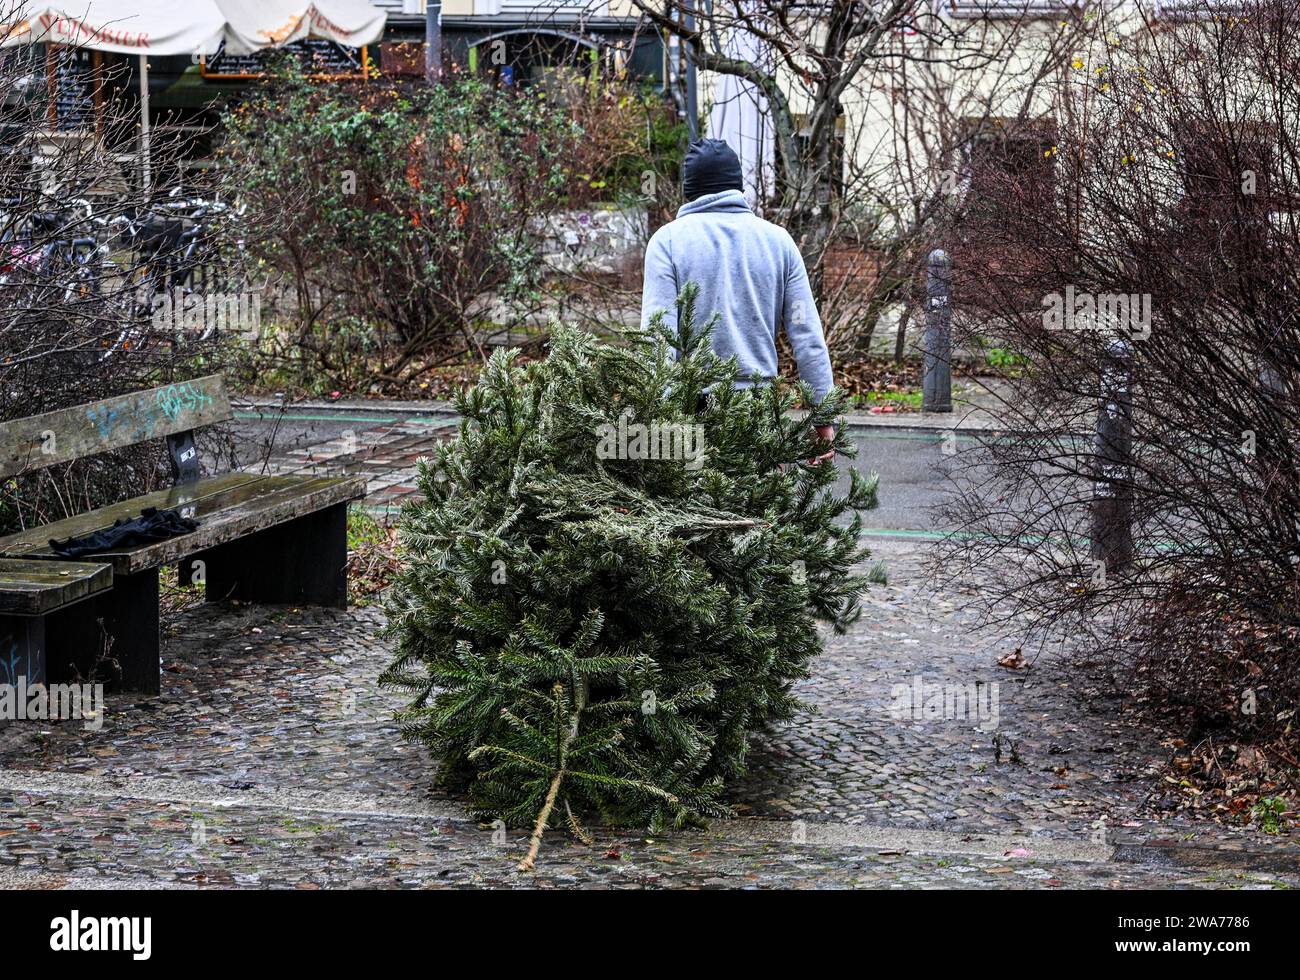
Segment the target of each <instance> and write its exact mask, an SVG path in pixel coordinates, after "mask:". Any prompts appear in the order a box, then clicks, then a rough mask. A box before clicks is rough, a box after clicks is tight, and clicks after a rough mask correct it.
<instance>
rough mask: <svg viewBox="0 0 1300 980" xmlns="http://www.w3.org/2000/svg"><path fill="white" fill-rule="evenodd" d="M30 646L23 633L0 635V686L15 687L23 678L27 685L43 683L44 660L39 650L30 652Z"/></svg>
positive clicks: (30, 643) (29, 641)
mask: <svg viewBox="0 0 1300 980" xmlns="http://www.w3.org/2000/svg"><path fill="white" fill-rule="evenodd" d="M32 646H33V644H32V642H31V640H30V639H29V638H28V637H27V636H26V635H25V634H24V633H18V634H17V635H14V634H13V633H9V634H4V633H0V685H3V686H6V687H16V686H17V685H18V681H19V678H24V677H25V678H26V679H27V683H28V684H36V683H44V681H45V669H44V658H43V657H42V656H41V651H40V649H39V648H38V649H36V650H32ZM33 653H35V654H36V656H35V657H33V656H32V654H33Z"/></svg>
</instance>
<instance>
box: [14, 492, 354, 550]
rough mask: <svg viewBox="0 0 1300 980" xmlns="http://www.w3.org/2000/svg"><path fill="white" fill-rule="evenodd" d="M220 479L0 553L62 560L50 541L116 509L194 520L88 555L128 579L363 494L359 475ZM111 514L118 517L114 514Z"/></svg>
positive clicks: (56, 528)
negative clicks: (190, 527) (174, 510)
mask: <svg viewBox="0 0 1300 980" xmlns="http://www.w3.org/2000/svg"><path fill="white" fill-rule="evenodd" d="M234 475H235V474H229V476H234ZM244 475H245V476H251V475H250V474H244ZM222 479H223V478H222V477H217V478H214V479H212V480H200V481H199V482H198V483H197V484H192V485H190V487H189V489H190V490H191V491H197V493H192V495H191V496H190V497H189V499H187V500H180V499H176V498H177V496H178V494H179V493H181V492H182V491H184V490H186V489H187V488H186V487H177V488H176V489H175V490H171V491H165V492H160V493H155V494H148V495H146V496H143V497H136V498H135V499H134V500H128V501H124V502H123V503H122V504H117V505H115V506H114V507H110V508H104V509H103V510H100V511H91V512H90V513H88V514H83V515H80V516H79V517H75V518H70V519H69V520H68V521H60V522H59V523H57V524H48V525H46V526H44V527H41V528H36V529H34V531H35V532H40V537H39V539H38V538H37V537H36V536H35V533H34V532H26V533H25V534H24V535H22V538H23V540H22V541H21V542H15V539H14V538H6V539H4V540H0V552H3V553H8V554H21V555H23V556H24V557H27V558H34V559H43V560H53V561H60V562H62V561H66V560H67V559H61V558H60V557H59V556H58V555H56V554H54V553H53V552H52V551H51V550H50V548H49V539H50V538H56V539H62V538H65V537H69V536H70V535H71V534H76V535H81V534H85V533H87V530H99V529H101V528H104V527H108V526H111V525H112V523H113V521H114V520H115V519H116V517H113V516H110V515H109V512H117V511H119V510H120V509H122V508H128V510H129V511H130V513H131V514H138V513H139V512H140V510H141V509H143V508H144V507H178V506H179V507H180V508H181V512H182V513H183V514H185V515H186V516H193V517H196V518H197V519H198V520H199V522H200V526H199V528H198V530H197V531H194V532H193V533H191V534H185V535H181V536H180V537H176V538H169V539H167V540H165V541H158V542H154V543H152V544H148V545H141V546H139V547H136V548H131V549H127V550H123V551H116V552H104V553H100V554H96V555H94V556H91V557H92V558H93V560H95V561H103V562H106V563H108V564H110V565H112V566H113V571H114V573H115V574H118V575H134V574H135V573H137V572H141V571H144V570H145V569H149V568H157V567H158V566H160V565H166V564H170V563H172V562H175V561H178V560H179V559H182V558H185V557H188V556H189V555H192V554H194V553H195V552H198V551H202V550H204V549H207V548H212V547H215V546H216V545H219V544H225V543H226V542H227V541H233V540H234V539H235V538H239V537H242V536H244V535H246V534H251V533H253V532H255V531H261V530H265V529H266V528H269V527H274V526H275V525H277V524H282V523H284V522H285V521H290V520H293V519H294V518H295V517H303V516H305V515H307V514H312V513H315V512H317V511H320V510H324V509H325V508H327V507H331V506H334V505H336V504H341V503H346V502H347V501H349V500H355V499H357V498H359V497H362V496H364V494H365V490H366V482H365V479H364V478H363V477H303V476H265V477H258V476H252V477H251V479H250V480H248V481H246V482H241V483H237V484H234V485H228V486H225V487H223V488H221V489H215V488H214V485H215V484H216V483H217V482H218V481H220V480H222ZM117 516H118V517H120V516H124V515H122V514H120V513H117ZM87 519H94V523H95V524H96V526H94V527H89V528H87V529H86V530H81V529H80V527H84V526H85V522H86V520H87ZM74 523H75V524H77V525H78V526H79V529H78V530H76V531H72V532H69V531H68V530H67V528H66V527H65V525H71V524H74Z"/></svg>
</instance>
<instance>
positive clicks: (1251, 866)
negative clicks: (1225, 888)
mask: <svg viewBox="0 0 1300 980" xmlns="http://www.w3.org/2000/svg"><path fill="white" fill-rule="evenodd" d="M1114 847H1115V852H1114V854H1113V855H1112V857H1111V860H1112V861H1115V862H1116V863H1118V864H1140V865H1146V866H1148V867H1161V868H1189V869H1195V868H1203V869H1206V870H1209V869H1215V868H1238V869H1240V870H1242V871H1274V872H1284V873H1290V874H1300V848H1295V847H1286V848H1279V849H1278V850H1277V851H1276V852H1275V851H1261V850H1259V849H1257V848H1251V849H1238V848H1226V847H1207V846H1205V845H1203V844H1156V843H1150V842H1144V841H1121V842H1119V843H1117V844H1115V845H1114Z"/></svg>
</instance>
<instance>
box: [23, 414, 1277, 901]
mask: <svg viewBox="0 0 1300 980" xmlns="http://www.w3.org/2000/svg"><path fill="white" fill-rule="evenodd" d="M448 434H450V430H449V429H448V428H447V427H446V420H441V419H431V418H406V419H404V420H400V419H399V420H388V421H386V422H384V423H383V424H381V425H367V426H366V427H365V428H364V431H362V432H360V433H345V434H344V435H343V436H342V437H340V438H338V439H334V440H333V441H331V442H328V443H324V444H319V445H315V446H311V447H305V448H299V449H296V450H289V451H286V452H283V453H281V454H280V455H279V456H277V457H275V458H274V459H273V460H272V463H271V469H273V470H275V471H290V470H294V471H304V470H311V469H317V468H319V469H324V470H327V471H330V472H337V471H338V470H339V469H341V468H346V469H348V470H350V471H352V472H363V473H365V474H366V476H367V477H368V479H369V483H370V496H369V497H368V498H367V501H366V504H367V505H369V506H370V507H371V508H373V509H382V508H385V507H387V506H389V505H391V504H393V503H395V502H399V501H400V500H402V499H404V498H406V497H408V496H409V495H410V494H411V493H412V492H413V491H414V487H413V485H412V483H413V481H412V475H413V474H412V467H413V461H414V459H415V458H417V457H418V456H419V455H422V454H424V453H425V452H427V450H428V446H429V445H430V443H431V441H433V440H435V439H438V438H443V437H445V436H447V435H448ZM923 547H924V545H923V544H922V543H921V542H919V541H917V540H909V539H907V538H891V537H881V538H875V539H873V548H875V550H876V552H877V554H876V557H877V558H880V559H882V560H884V562H885V564H886V566H887V568H888V571H889V577H890V584H888V585H885V586H877V587H874V588H873V589H872V591H871V592H870V593H869V595H868V597H867V600H866V603H865V609H864V614H863V617H862V619H861V621H860V622H859V624H858V625H857V626H856V627H855V628H854V629H853V630H852V631H851V632H850V633H849V634H848V635H846V636H840V637H837V636H833V635H828V636H827V647H826V652H825V654H824V655H823V656H822V657H821V658H820V659H819V661H818V662H817V665H816V668H815V676H814V677H812V678H811V679H809V680H808V681H806V682H803V683H802V684H800V685H799V688H798V691H799V694H800V695H801V696H802V698H803V699H804V700H805V701H806V702H807V703H808V704H809V706H810V709H811V710H810V712H809V713H808V714H807V715H806V716H805V717H803V718H801V719H800V720H799V721H797V722H796V723H794V724H791V725H787V726H782V727H779V728H777V729H776V730H774V731H773V732H770V733H768V734H767V735H765V736H764V737H762V738H761V739H760V740H759V742H758V745H757V747H756V749H755V752H754V755H753V756H752V759H751V762H752V773H751V775H750V776H749V777H748V778H747V779H746V780H744V781H743V782H742V783H740V784H738V785H736V786H735V787H734V788H733V791H732V795H731V802H732V804H733V806H734V808H735V811H736V814H737V819H735V820H731V821H721V822H718V823H716V824H715V825H714V826H713V827H712V828H710V830H709V831H707V832H691V833H678V834H673V835H668V836H665V837H662V838H657V839H654V840H648V839H647V838H646V837H645V836H644V835H638V834H636V833H632V832H622V833H620V832H615V831H601V832H597V834H596V842H595V845H594V846H589V845H587V844H583V843H581V842H580V841H577V840H575V839H573V838H571V837H569V836H567V835H565V834H561V833H558V832H556V833H550V834H548V836H547V839H546V842H545V843H544V846H543V851H542V859H541V860H540V861H539V863H538V868H537V871H536V873H535V874H533V875H530V876H522V875H520V874H518V873H517V872H516V871H515V870H514V865H515V862H516V861H517V860H518V858H519V856H520V855H521V854H522V852H523V850H524V839H523V835H522V834H520V833H517V832H513V831H512V832H510V833H509V834H505V832H503V831H495V830H494V829H493V828H491V827H485V826H482V825H480V824H478V823H477V822H476V821H474V820H473V819H472V818H471V817H470V816H469V815H468V814H467V813H466V812H465V811H464V810H463V808H462V807H461V806H460V804H459V802H458V800H456V799H455V798H452V797H448V796H446V795H444V794H441V793H439V792H438V791H437V790H435V789H434V788H433V787H432V785H431V784H432V777H433V774H434V771H435V766H434V764H433V763H432V761H431V760H430V759H428V758H427V756H426V755H425V753H424V751H423V750H422V749H421V748H419V747H417V746H413V745H411V744H409V743H406V742H403V741H402V740H401V739H400V737H399V733H398V731H397V728H396V726H395V725H394V724H393V722H392V711H393V709H394V708H395V707H397V705H398V703H399V701H398V698H397V696H396V695H394V694H393V693H392V692H389V691H384V690H380V689H378V688H377V686H376V684H375V678H376V676H377V675H378V673H379V671H380V669H381V668H382V667H383V666H384V665H385V664H386V663H387V660H388V657H389V643H388V641H387V640H386V639H384V638H383V637H382V636H381V635H380V631H381V627H382V622H383V619H382V614H381V613H380V612H379V611H378V610H376V609H374V608H364V609H353V610H349V611H346V612H340V611H330V610H320V609H307V608H304V609H296V608H290V607H283V606H280V607H276V606H248V605H244V606H241V605H237V604H214V605H208V606H201V607H198V608H195V609H190V610H187V611H185V612H182V613H179V614H177V615H175V616H173V617H172V618H171V620H170V622H169V623H168V629H167V635H166V637H165V641H164V675H163V694H162V696H161V697H158V698H152V699H140V698H135V697H132V696H130V695H120V696H110V698H109V704H108V711H107V714H106V717H105V718H104V719H103V725H102V728H100V729H99V730H97V731H96V730H89V729H87V727H86V726H85V725H84V724H83V723H80V722H76V723H74V722H62V723H44V724H42V723H32V722H25V723H19V724H10V725H8V726H4V725H3V724H2V723H0V887H13V886H23V887H52V888H57V887H83V888H84V887H108V886H112V885H118V886H121V885H145V886H156V887H292V888H319V887H458V886H474V885H508V886H509V885H513V886H517V885H521V884H522V885H528V886H535V887H645V886H651V887H657V888H658V887H706V888H707V887H745V888H778V887H779V888H842V887H879V888H911V887H961V888H999V889H1006V888H1077V887H1087V888H1093V887H1098V888H1133V887H1192V888H1200V887H1213V888H1270V887H1294V886H1296V885H1300V846H1297V844H1296V842H1295V841H1294V840H1292V839H1287V838H1281V839H1279V838H1264V837H1261V836H1260V835H1258V834H1254V833H1251V832H1248V831H1246V830H1229V829H1225V828H1223V827H1219V826H1216V825H1202V824H1176V823H1170V822H1164V821H1160V820H1157V819H1154V815H1153V814H1152V813H1150V812H1149V811H1148V808H1147V807H1145V806H1144V801H1145V799H1146V795H1147V793H1148V791H1149V789H1150V787H1151V780H1152V778H1153V777H1154V774H1155V773H1156V771H1157V769H1158V768H1159V767H1160V766H1161V764H1162V763H1163V762H1164V761H1165V759H1166V758H1167V755H1168V750H1166V749H1164V748H1163V747H1162V746H1161V745H1160V741H1159V736H1158V734H1157V733H1154V732H1151V731H1150V730H1146V729H1143V728H1140V727H1137V726H1134V725H1132V724H1130V723H1129V722H1128V721H1127V720H1126V715H1125V712H1124V710H1123V709H1124V707H1125V706H1124V704H1123V703H1122V702H1121V701H1119V700H1116V699H1115V698H1114V697H1113V696H1111V695H1107V694H1104V693H1103V691H1102V689H1101V688H1099V687H1094V686H1092V684H1091V682H1090V681H1089V679H1088V678H1087V677H1086V676H1083V675H1081V674H1080V673H1079V671H1078V670H1077V669H1067V667H1066V664H1065V660H1064V657H1063V656H1062V655H1060V654H1059V653H1046V654H1044V655H1042V656H1039V657H1037V658H1033V657H1032V656H1031V657H1030V658H1029V659H1030V660H1031V661H1032V665H1031V666H1029V667H1027V668H1022V669H1018V670H1009V669H1007V668H1004V667H1000V666H998V662H997V661H998V658H999V657H1000V656H1002V655H1003V654H1005V653H1008V652H1010V651H1011V650H1012V649H1013V648H1014V641H994V640H990V639H980V638H978V637H976V635H975V634H974V633H973V631H972V625H973V618H972V615H971V614H970V613H968V612H967V611H965V610H963V608H962V605H963V600H964V599H965V598H967V597H968V594H969V593H970V592H971V590H973V589H974V588H976V587H977V586H975V585H971V586H969V587H967V588H965V589H955V590H950V591H948V592H946V593H940V592H937V591H936V590H934V589H933V588H931V587H930V586H929V585H927V584H926V582H925V578H924V575H923V559H924V555H923V552H922V550H921V549H922V548H923ZM976 684H978V685H979V686H978V688H977V689H976V690H977V693H978V698H977V700H976V701H975V702H974V704H972V703H971V702H968V701H965V700H963V701H961V702H960V703H951V705H950V708H949V709H948V710H943V709H942V707H943V706H942V698H940V700H939V701H934V702H930V703H932V704H933V705H934V706H935V707H936V708H938V709H940V710H936V711H933V712H929V713H927V711H926V710H925V705H926V703H927V701H929V699H930V698H931V697H932V696H933V691H934V690H935V689H936V688H937V689H939V690H941V691H942V690H943V689H945V688H946V689H947V690H948V691H949V693H950V694H951V693H952V692H955V691H958V690H960V691H965V690H966V689H967V686H968V685H976ZM918 689H919V690H920V692H921V695H922V697H921V700H920V702H919V708H918V710H916V711H915V712H910V711H909V712H908V716H906V717H897V710H896V709H897V708H898V706H899V703H900V700H899V697H898V696H899V695H901V694H902V693H904V692H907V693H909V695H910V692H912V691H914V690H918ZM994 692H996V698H995V699H994V697H993V694H994ZM905 703H906V704H907V706H908V707H909V708H910V707H911V704H910V699H909V700H908V701H907V702H905ZM973 706H980V707H983V708H984V709H986V710H985V711H984V713H983V714H980V713H979V711H978V710H977V711H975V713H974V714H973V715H971V714H970V713H969V712H967V711H965V710H961V711H954V710H952V709H953V708H959V707H960V708H962V709H965V708H969V707H973ZM990 709H991V710H990ZM913 713H914V714H916V715H918V716H919V717H912V716H911V715H912V714H913ZM928 715H933V716H928ZM955 715H960V716H955ZM1171 842H1177V844H1178V847H1177V848H1176V849H1174V851H1173V852H1171V851H1170V849H1169V848H1168V847H1166V846H1165V845H1168V844H1170V843H1171ZM1189 844H1190V845H1201V846H1208V847H1212V848H1213V849H1214V850H1213V851H1212V852H1208V851H1207V852H1201V851H1196V850H1195V846H1193V847H1191V848H1189V847H1188V845H1189ZM1171 853H1174V854H1175V855H1179V854H1181V855H1187V854H1190V855H1191V857H1192V860H1190V861H1188V862H1186V863H1192V864H1197V863H1205V862H1206V861H1208V862H1209V863H1212V864H1222V863H1223V861H1222V860H1221V859H1222V858H1224V856H1225V855H1227V856H1228V857H1231V855H1232V854H1234V853H1237V854H1242V855H1247V857H1246V858H1243V861H1242V867H1203V868H1202V867H1185V866H1180V865H1179V864H1178V863H1177V861H1173V862H1171V860H1170V854H1171ZM1206 854H1209V858H1206ZM1116 858H1120V860H1117V859H1116ZM1252 868H1253V869H1254V870H1249V869H1252ZM1261 869H1264V870H1261Z"/></svg>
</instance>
